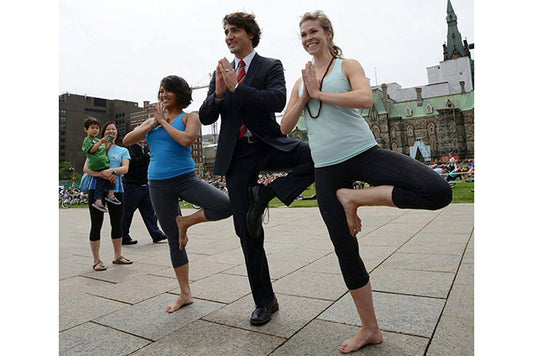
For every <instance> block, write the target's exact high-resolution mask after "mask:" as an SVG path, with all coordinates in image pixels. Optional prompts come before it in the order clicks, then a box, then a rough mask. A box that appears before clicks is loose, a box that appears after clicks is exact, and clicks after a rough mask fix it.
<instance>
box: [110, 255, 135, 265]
mask: <svg viewBox="0 0 533 356" xmlns="http://www.w3.org/2000/svg"><path fill="white" fill-rule="evenodd" d="M132 263H133V262H131V261H130V260H128V259H127V258H126V257H124V256H118V257H117V259H116V260H114V261H113V264H116V265H131V264H132Z"/></svg>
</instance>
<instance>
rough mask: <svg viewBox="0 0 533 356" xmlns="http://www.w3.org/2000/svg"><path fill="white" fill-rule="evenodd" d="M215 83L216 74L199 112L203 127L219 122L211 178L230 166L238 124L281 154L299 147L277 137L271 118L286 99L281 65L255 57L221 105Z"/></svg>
mask: <svg viewBox="0 0 533 356" xmlns="http://www.w3.org/2000/svg"><path fill="white" fill-rule="evenodd" d="M215 81H216V73H214V74H213V77H212V78H211V83H210V84H209V92H208V93H207V98H206V99H205V100H204V102H203V104H202V106H201V107H200V111H199V116H200V121H201V122H202V124H204V125H210V124H212V123H214V122H215V121H217V120H218V117H219V115H220V118H221V125H220V135H219V139H218V148H217V155H216V160H215V169H214V173H215V174H218V175H225V174H226V172H227V170H228V168H229V166H230V164H231V159H232V157H233V152H234V150H235V145H236V143H237V138H238V135H239V128H240V124H241V121H242V122H244V124H245V125H246V127H247V128H248V130H250V131H251V132H252V134H253V135H254V136H256V137H257V138H259V139H260V140H261V141H263V142H265V143H267V144H269V145H271V146H273V147H275V148H277V149H279V150H281V151H284V152H288V151H291V150H292V149H293V148H295V147H296V146H297V145H298V144H299V143H300V141H297V140H293V139H291V138H288V137H287V136H285V135H282V134H281V131H280V126H279V124H278V123H277V122H276V117H275V115H274V113H275V112H281V111H282V110H283V108H284V107H285V101H286V97H287V94H286V89H285V76H284V74H283V66H282V64H281V61H279V60H278V59H273V58H266V57H261V56H260V55H259V54H257V53H256V54H255V56H254V58H253V59H252V62H251V63H250V67H249V69H248V72H247V73H246V76H245V77H244V81H243V82H242V83H241V84H239V86H238V87H237V89H236V90H235V92H233V93H232V92H230V91H229V90H227V91H226V93H225V94H224V99H223V100H222V101H221V102H218V101H216V100H215V88H216V82H215Z"/></svg>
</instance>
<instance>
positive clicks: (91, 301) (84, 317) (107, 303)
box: [59, 293, 129, 331]
mask: <svg viewBox="0 0 533 356" xmlns="http://www.w3.org/2000/svg"><path fill="white" fill-rule="evenodd" d="M128 306H129V305H128V304H125V303H121V302H117V301H114V300H109V299H105V298H101V297H96V296H92V295H88V294H74V293H70V294H66V293H63V294H62V295H60V296H59V331H63V330H66V329H69V328H72V327H73V326H77V325H80V324H83V323H85V322H88V321H91V320H94V319H95V318H98V317H100V316H102V315H106V314H108V313H112V312H114V311H117V310H121V309H124V308H127V307H128Z"/></svg>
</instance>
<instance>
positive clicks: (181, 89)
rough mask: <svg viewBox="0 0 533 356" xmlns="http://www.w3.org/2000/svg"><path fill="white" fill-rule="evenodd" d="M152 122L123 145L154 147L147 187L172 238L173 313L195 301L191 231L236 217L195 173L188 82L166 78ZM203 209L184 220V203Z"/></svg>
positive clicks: (196, 123)
mask: <svg viewBox="0 0 533 356" xmlns="http://www.w3.org/2000/svg"><path fill="white" fill-rule="evenodd" d="M158 98H159V102H158V103H157V104H156V106H155V107H154V118H149V119H147V120H146V121H144V122H143V123H142V124H141V125H140V126H138V127H136V128H135V129H134V130H133V131H131V132H130V133H128V134H127V135H126V136H125V137H124V139H123V142H124V144H125V145H132V144H134V143H136V142H139V141H141V140H143V139H144V138H145V137H146V141H147V142H148V146H149V147H150V164H149V166H148V186H149V188H150V197H151V200H152V205H153V206H154V211H155V214H156V216H157V219H158V220H159V222H160V224H161V227H162V228H163V231H164V232H165V234H166V235H167V238H168V246H169V249H170V259H171V261H172V267H173V268H174V272H175V274H176V277H177V279H178V284H179V287H180V296H179V298H178V300H177V301H176V302H174V303H171V304H169V305H168V306H167V312H168V313H172V312H174V311H176V310H178V309H179V308H181V307H182V306H184V305H188V304H191V303H192V302H193V298H192V294H191V290H190V286H189V260H188V258H187V253H186V252H185V246H186V245H187V241H188V238H187V229H188V228H189V227H190V226H192V225H195V224H198V223H201V222H206V221H216V220H220V219H225V218H227V217H229V216H230V215H231V209H230V205H229V198H228V197H227V196H226V195H225V194H224V193H222V192H221V191H220V190H218V189H216V188H215V187H213V186H212V185H209V184H207V183H205V182H203V181H202V180H200V179H199V178H198V177H197V176H196V174H195V172H194V160H193V159H192V157H191V145H192V144H193V143H194V141H196V138H197V137H198V135H199V134H200V130H201V124H200V120H199V118H198V114H195V113H189V114H187V113H185V112H184V111H183V109H185V108H186V107H187V106H189V104H190V103H191V101H192V91H191V88H190V87H189V85H188V84H187V82H186V81H185V80H184V79H183V78H181V77H178V76H175V75H171V76H167V77H165V78H163V79H162V80H161V84H160V87H159V92H158ZM180 198H181V199H183V200H185V201H188V202H189V203H193V204H196V205H199V206H201V207H202V208H201V209H200V210H198V211H197V212H196V213H194V214H192V215H188V216H182V214H181V210H180V206H179V199H180Z"/></svg>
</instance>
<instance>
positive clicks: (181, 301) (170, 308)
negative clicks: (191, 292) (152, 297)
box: [167, 295, 193, 314]
mask: <svg viewBox="0 0 533 356" xmlns="http://www.w3.org/2000/svg"><path fill="white" fill-rule="evenodd" d="M192 303H193V300H192V297H190V296H189V297H185V296H181V295H180V297H179V298H178V300H176V301H175V302H174V303H170V304H169V305H167V313H169V314H170V313H174V312H175V311H176V310H178V309H179V308H181V307H183V306H185V305H189V304H192Z"/></svg>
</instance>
